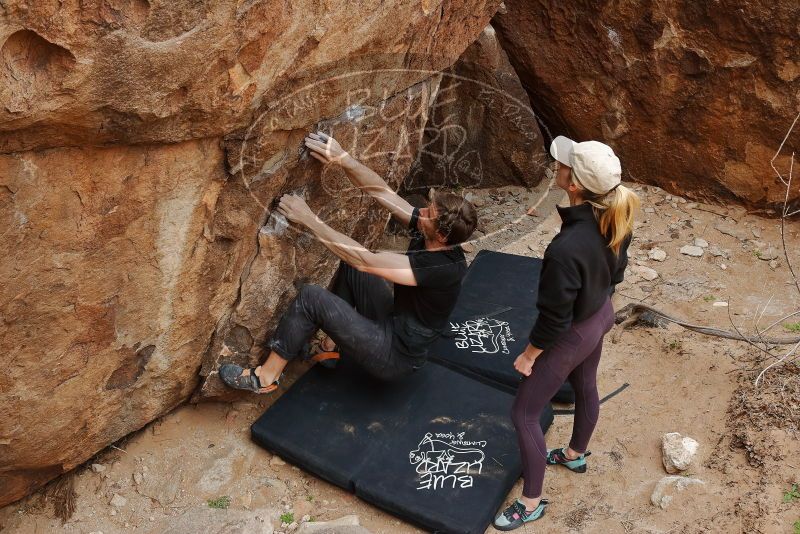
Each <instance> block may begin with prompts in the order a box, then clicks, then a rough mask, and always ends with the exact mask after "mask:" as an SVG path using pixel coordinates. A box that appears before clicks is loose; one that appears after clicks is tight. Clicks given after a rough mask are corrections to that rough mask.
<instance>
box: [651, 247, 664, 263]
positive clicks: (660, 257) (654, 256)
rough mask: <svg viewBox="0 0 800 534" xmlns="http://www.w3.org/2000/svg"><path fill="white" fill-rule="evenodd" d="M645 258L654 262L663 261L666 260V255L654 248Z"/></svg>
mask: <svg viewBox="0 0 800 534" xmlns="http://www.w3.org/2000/svg"><path fill="white" fill-rule="evenodd" d="M647 257H648V258H650V259H651V260H655V261H664V260H666V259H667V253H666V252H664V251H663V250H661V249H660V248H654V249H651V250H650V252H648V253H647Z"/></svg>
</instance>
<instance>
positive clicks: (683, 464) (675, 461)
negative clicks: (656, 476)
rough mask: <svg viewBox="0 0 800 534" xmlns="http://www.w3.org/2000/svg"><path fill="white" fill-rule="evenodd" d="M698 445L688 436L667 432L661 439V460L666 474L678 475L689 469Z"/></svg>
mask: <svg viewBox="0 0 800 534" xmlns="http://www.w3.org/2000/svg"><path fill="white" fill-rule="evenodd" d="M699 447H700V444H699V443H697V442H696V441H695V440H693V439H692V438H690V437H688V436H681V435H680V434H679V433H677V432H669V433H667V434H664V435H663V436H662V437H661V460H662V461H663V462H664V468H665V469H666V470H667V473H678V472H680V471H685V470H686V469H688V468H689V466H690V465H691V463H692V460H693V459H694V456H695V454H697V449H698V448H699Z"/></svg>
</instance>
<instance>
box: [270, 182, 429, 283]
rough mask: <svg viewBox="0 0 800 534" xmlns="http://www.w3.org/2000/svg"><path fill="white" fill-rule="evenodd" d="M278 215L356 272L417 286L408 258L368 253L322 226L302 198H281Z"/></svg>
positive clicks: (386, 253) (339, 234)
mask: <svg viewBox="0 0 800 534" xmlns="http://www.w3.org/2000/svg"><path fill="white" fill-rule="evenodd" d="M278 212H279V213H281V214H282V215H284V216H285V217H286V218H287V219H289V220H290V221H292V222H294V223H297V224H301V225H303V226H305V227H306V228H308V229H309V230H310V231H311V233H313V234H314V235H315V236H316V237H317V239H319V240H320V242H321V243H322V244H323V245H325V246H326V247H328V249H329V250H330V251H331V252H333V253H334V254H336V255H337V256H338V257H339V258H340V259H341V260H342V261H344V262H345V263H348V264H349V265H351V266H353V267H354V268H356V269H358V270H359V271H363V272H367V273H371V274H374V275H377V276H380V277H381V278H383V279H385V280H388V281H390V282H394V283H395V284H401V285H404V286H416V285H417V279H416V277H415V276H414V271H412V270H411V261H410V260H409V259H408V256H406V255H405V254H395V253H392V252H378V253H376V252H371V251H370V250H368V249H366V248H364V246H363V245H361V244H360V243H359V242H358V241H356V240H355V239H352V238H350V237H348V236H346V235H344V234H342V233H340V232H337V231H336V230H334V229H333V228H331V227H330V226H328V225H327V224H325V223H324V222H322V221H321V220H320V219H319V217H317V216H316V215H315V214H314V212H313V211H311V208H309V207H308V204H306V202H305V200H303V199H302V198H300V197H298V196H295V195H283V196H282V197H281V200H280V203H279V204H278Z"/></svg>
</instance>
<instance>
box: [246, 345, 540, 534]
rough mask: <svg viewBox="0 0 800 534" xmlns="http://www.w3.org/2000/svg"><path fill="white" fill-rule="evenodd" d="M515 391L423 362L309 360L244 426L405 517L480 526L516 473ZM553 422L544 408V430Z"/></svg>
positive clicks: (439, 526)
mask: <svg viewBox="0 0 800 534" xmlns="http://www.w3.org/2000/svg"><path fill="white" fill-rule="evenodd" d="M512 402H513V397H512V396H511V395H510V394H509V393H507V392H504V391H501V390H500V389H498V388H497V387H496V386H495V385H490V384H489V383H487V381H485V379H482V378H480V377H475V376H470V375H469V374H468V373H467V374H465V373H463V372H457V371H454V370H451V369H448V368H446V367H443V366H440V365H437V364H435V363H432V362H429V363H427V364H426V365H425V366H424V367H423V368H422V369H420V370H419V371H417V372H416V373H414V374H413V375H412V376H411V377H409V378H406V379H404V380H401V381H398V382H392V383H387V382H382V381H378V380H376V379H374V378H372V377H370V376H368V375H367V374H365V373H363V372H362V371H360V370H359V369H357V368H355V367H353V366H351V365H348V363H347V362H346V361H344V360H343V361H341V362H340V363H339V366H338V367H337V368H336V369H335V370H328V369H324V368H322V367H321V366H315V367H313V368H312V369H311V370H309V371H308V372H307V373H306V374H305V375H303V376H302V377H301V378H300V379H299V380H298V381H297V382H296V383H295V384H294V385H293V386H292V387H291V388H290V389H289V391H287V392H286V393H285V394H283V396H281V398H280V399H278V400H277V401H276V402H275V404H274V405H273V406H272V407H270V408H269V409H268V410H267V411H266V412H265V413H264V414H263V415H262V416H261V417H260V418H259V419H258V420H257V421H256V422H255V423H253V425H252V427H251V431H252V436H253V439H254V440H255V441H256V442H258V443H259V444H260V445H262V446H264V447H265V448H266V449H268V450H271V451H273V452H275V453H277V454H278V455H280V456H281V457H283V458H284V459H286V460H288V461H290V462H292V463H294V464H296V465H298V466H300V467H302V468H303V469H305V470H307V471H309V472H311V473H313V474H315V475H317V476H319V477H321V478H323V479H326V480H328V481H330V482H332V483H334V484H336V485H338V486H341V487H343V488H346V489H348V490H350V491H353V492H355V493H356V495H358V496H359V497H360V498H362V499H364V500H365V501H368V502H370V503H373V504H375V505H377V506H379V507H381V508H383V509H385V510H387V511H389V512H391V513H393V514H395V515H397V516H398V517H401V518H403V519H405V520H407V521H409V522H412V523H415V524H417V525H419V526H421V527H423V528H426V529H428V530H431V531H438V532H452V533H464V534H479V533H481V534H482V533H483V532H484V531H485V529H486V528H487V526H488V525H489V523H490V522H491V520H492V518H493V516H494V514H495V513H496V512H497V509H498V507H499V506H500V505H501V503H502V501H503V499H504V498H505V496H506V495H507V494H508V492H509V491H510V490H511V487H512V486H513V485H514V482H515V481H516V480H517V478H518V477H519V476H520V473H521V464H520V459H519V450H518V448H517V439H516V435H515V431H514V428H513V425H512V423H511V420H510V412H511V404H512ZM552 421H553V414H552V411H551V410H549V409H548V411H547V413H545V414H543V416H542V427H543V428H544V429H545V431H546V430H547V428H549V426H550V424H551V423H552Z"/></svg>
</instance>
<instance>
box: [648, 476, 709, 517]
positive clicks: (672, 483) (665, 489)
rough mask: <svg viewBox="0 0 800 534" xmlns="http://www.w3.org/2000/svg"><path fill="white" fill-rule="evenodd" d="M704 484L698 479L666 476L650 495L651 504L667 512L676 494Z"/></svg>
mask: <svg viewBox="0 0 800 534" xmlns="http://www.w3.org/2000/svg"><path fill="white" fill-rule="evenodd" d="M703 484H705V482H703V481H702V480H700V479H697V478H691V477H682V476H676V475H671V476H666V477H664V478H662V479H661V480H659V481H658V483H657V484H656V487H655V489H654V490H653V493H652V495H650V502H651V503H652V504H653V506H658V507H659V508H661V509H662V510H666V509H667V507H668V506H669V504H670V503H671V502H672V499H673V498H674V497H675V495H674V494H675V493H676V492H679V491H683V490H685V489H686V488H688V487H690V486H695V485H703Z"/></svg>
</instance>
